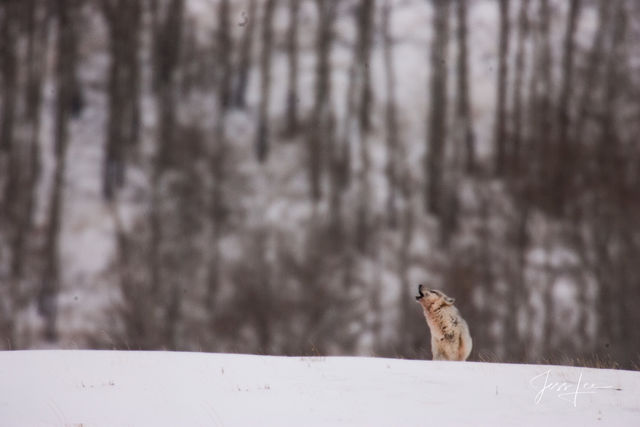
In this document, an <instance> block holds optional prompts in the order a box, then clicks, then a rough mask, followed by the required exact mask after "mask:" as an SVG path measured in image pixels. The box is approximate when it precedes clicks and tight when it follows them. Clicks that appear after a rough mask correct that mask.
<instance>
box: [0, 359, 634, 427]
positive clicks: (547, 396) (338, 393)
mask: <svg viewBox="0 0 640 427" xmlns="http://www.w3.org/2000/svg"><path fill="white" fill-rule="evenodd" d="M545 383H546V387H545ZM541 390H542V391H541ZM576 390H577V391H578V392H579V393H578V394H576ZM79 425H82V426H313V425H319V426H336V425H337V426H439V427H440V426H542V425H544V426H589V425H602V426H636V427H637V426H640V373H639V372H632V371H620V370H607V369H587V368H584V369H583V368H574V367H565V366H545V365H508V364H493V363H473V362H432V361H409V360H396V359H381V358H357V357H311V358H309V357H271V356H248V355H232V354H206V353H171V352H134V351H77V350H73V351H71V350H52V351H12V352H2V353H0V426H3V427H10V426H17V427H23V426H79Z"/></svg>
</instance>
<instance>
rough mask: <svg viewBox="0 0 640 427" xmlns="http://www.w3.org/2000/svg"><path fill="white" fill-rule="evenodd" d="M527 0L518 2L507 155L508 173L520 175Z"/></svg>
mask: <svg viewBox="0 0 640 427" xmlns="http://www.w3.org/2000/svg"><path fill="white" fill-rule="evenodd" d="M528 14H529V0H522V1H521V2H520V11H519V12H518V43H517V48H516V63H515V71H514V73H515V77H514V82H513V123H512V126H511V140H512V143H511V149H510V150H509V155H508V164H507V167H508V169H509V173H510V174H511V175H512V176H513V177H518V176H520V175H521V174H520V157H521V156H522V153H521V149H522V139H523V138H524V129H523V128H524V125H523V99H522V97H523V89H524V71H525V67H524V65H525V41H526V39H527V37H528V34H529V18H528Z"/></svg>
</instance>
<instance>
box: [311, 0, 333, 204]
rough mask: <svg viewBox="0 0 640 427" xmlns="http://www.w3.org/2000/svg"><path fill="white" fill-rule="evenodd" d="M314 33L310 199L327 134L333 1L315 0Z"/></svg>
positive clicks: (317, 194) (317, 192) (316, 191)
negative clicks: (315, 26)
mask: <svg viewBox="0 0 640 427" xmlns="http://www.w3.org/2000/svg"><path fill="white" fill-rule="evenodd" d="M316 4H317V7H318V15H319V17H320V18H319V22H318V34H317V37H316V55H317V60H316V77H315V79H316V81H315V101H314V107H313V119H312V123H313V124H312V125H311V126H310V127H309V134H308V136H307V139H308V146H309V151H308V154H307V156H308V162H309V166H308V168H309V187H310V190H311V199H312V200H313V201H318V200H320V198H321V197H322V188H321V187H322V169H323V163H324V162H323V157H324V149H326V148H324V149H323V144H322V142H323V141H324V140H325V139H327V138H328V137H329V135H328V131H329V127H330V126H329V124H330V123H329V121H330V116H331V111H330V108H331V106H330V102H329V101H330V94H331V64H330V59H331V57H330V55H331V45H332V43H333V21H334V19H335V2H333V1H327V0H317V2H316Z"/></svg>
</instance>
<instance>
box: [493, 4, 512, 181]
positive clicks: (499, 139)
mask: <svg viewBox="0 0 640 427" xmlns="http://www.w3.org/2000/svg"><path fill="white" fill-rule="evenodd" d="M499 2H500V41H499V48H498V80H497V82H496V87H497V101H496V118H495V123H494V129H495V131H494V132H495V134H494V147H495V148H494V152H495V162H496V163H495V171H496V174H498V175H503V174H504V171H505V159H506V150H507V147H506V144H507V84H508V79H509V65H508V64H509V62H508V54H509V37H510V27H511V26H510V25H509V5H510V0H499Z"/></svg>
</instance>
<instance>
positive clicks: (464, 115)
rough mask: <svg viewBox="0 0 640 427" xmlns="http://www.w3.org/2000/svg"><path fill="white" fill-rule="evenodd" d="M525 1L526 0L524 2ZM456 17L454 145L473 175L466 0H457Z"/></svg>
mask: <svg viewBox="0 0 640 427" xmlns="http://www.w3.org/2000/svg"><path fill="white" fill-rule="evenodd" d="M525 1H526V0H525ZM457 3H458V8H457V17H458V31H457V37H458V64H457V84H458V87H457V89H458V93H457V102H456V113H457V120H458V123H459V126H458V127H459V130H458V135H459V138H458V140H457V141H456V144H457V145H458V146H460V147H462V146H464V149H465V156H464V159H465V161H464V168H465V170H466V171H467V173H473V172H474V170H475V163H476V150H475V135H474V132H473V121H472V118H471V105H470V101H469V52H468V48H467V33H468V30H467V28H468V24H467V21H468V12H467V6H468V0H457Z"/></svg>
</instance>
